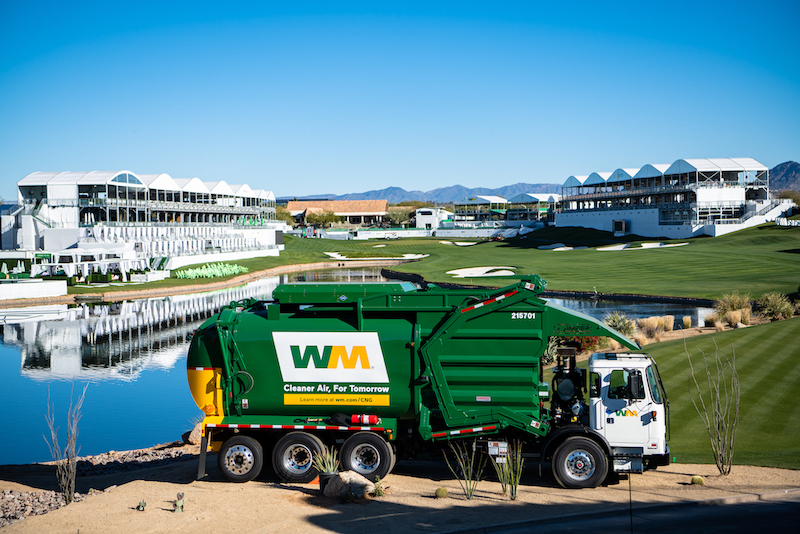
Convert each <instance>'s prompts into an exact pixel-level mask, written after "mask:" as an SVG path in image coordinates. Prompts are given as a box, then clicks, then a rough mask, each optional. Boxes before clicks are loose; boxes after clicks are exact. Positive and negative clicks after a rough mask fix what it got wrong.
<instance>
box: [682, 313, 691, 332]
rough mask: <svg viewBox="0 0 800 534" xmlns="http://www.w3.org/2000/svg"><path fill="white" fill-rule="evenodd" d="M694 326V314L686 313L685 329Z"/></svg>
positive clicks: (684, 319) (684, 317)
mask: <svg viewBox="0 0 800 534" xmlns="http://www.w3.org/2000/svg"><path fill="white" fill-rule="evenodd" d="M691 327H692V316H691V315H684V316H683V329H684V330H689V329H690V328H691Z"/></svg>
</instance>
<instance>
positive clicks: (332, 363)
mask: <svg viewBox="0 0 800 534" xmlns="http://www.w3.org/2000/svg"><path fill="white" fill-rule="evenodd" d="M290 349H291V351H292V362H293V363H294V367H295V369H308V364H309V363H310V362H312V361H313V362H314V364H313V366H314V367H315V368H316V369H336V368H338V367H339V362H341V363H342V367H343V368H344V369H355V368H356V365H357V364H359V363H360V364H361V365H360V367H361V368H362V369H369V368H370V365H369V358H368V357H367V347H365V346H363V345H362V346H358V345H355V346H353V350H352V351H350V354H347V348H346V347H345V346H343V345H333V346H331V345H325V346H324V348H323V350H322V354H320V353H319V347H317V346H316V345H308V346H306V348H305V350H304V351H302V352H301V351H300V347H299V346H298V345H291V346H290Z"/></svg>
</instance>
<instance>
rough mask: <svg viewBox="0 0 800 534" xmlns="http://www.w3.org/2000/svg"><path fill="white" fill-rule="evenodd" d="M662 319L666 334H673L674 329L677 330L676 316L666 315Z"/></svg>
mask: <svg viewBox="0 0 800 534" xmlns="http://www.w3.org/2000/svg"><path fill="white" fill-rule="evenodd" d="M661 319H662V320H663V321H664V332H672V329H673V328H675V316H674V315H665V316H664V317H662V318H661Z"/></svg>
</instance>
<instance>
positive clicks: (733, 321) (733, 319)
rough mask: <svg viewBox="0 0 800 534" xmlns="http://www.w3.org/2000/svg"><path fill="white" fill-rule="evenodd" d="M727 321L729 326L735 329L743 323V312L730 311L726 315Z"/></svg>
mask: <svg viewBox="0 0 800 534" xmlns="http://www.w3.org/2000/svg"><path fill="white" fill-rule="evenodd" d="M725 320H726V321H727V322H728V326H730V327H731V328H735V327H736V325H737V324H739V323H741V322H742V311H741V310H730V311H728V313H726V314H725Z"/></svg>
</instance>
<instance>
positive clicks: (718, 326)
mask: <svg viewBox="0 0 800 534" xmlns="http://www.w3.org/2000/svg"><path fill="white" fill-rule="evenodd" d="M714 329H715V330H716V331H717V332H722V331H723V330H725V323H723V322H721V321H717V322H716V323H714Z"/></svg>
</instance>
